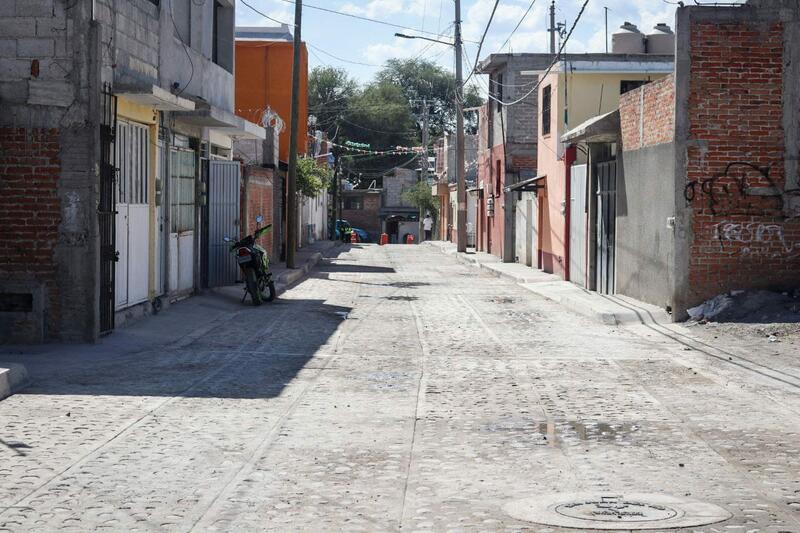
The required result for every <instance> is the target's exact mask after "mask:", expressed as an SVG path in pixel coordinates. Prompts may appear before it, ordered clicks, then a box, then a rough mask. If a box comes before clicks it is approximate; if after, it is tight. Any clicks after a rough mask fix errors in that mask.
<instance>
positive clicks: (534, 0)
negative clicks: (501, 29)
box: [498, 0, 536, 50]
mask: <svg viewBox="0 0 800 533" xmlns="http://www.w3.org/2000/svg"><path fill="white" fill-rule="evenodd" d="M535 3H536V0H532V1H531V4H530V5H529V6H528V10H527V11H525V14H524V15H522V18H521V19H519V22H517V25H516V26H514V29H513V30H512V31H511V34H510V35H509V36H508V38H507V39H506V40H505V41H504V42H503V44H501V45H500V47H499V48H498V50H502V49H503V48H505V47H506V45H507V44H508V43H509V42H511V38H512V37H513V36H514V34H515V33H517V30H518V29H519V27H520V26H522V23H523V22H525V19H526V18H527V17H528V13H530V12H531V9H533V4H535Z"/></svg>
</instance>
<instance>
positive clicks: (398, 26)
mask: <svg viewBox="0 0 800 533" xmlns="http://www.w3.org/2000/svg"><path fill="white" fill-rule="evenodd" d="M280 1H281V2H286V3H287V4H294V0H280ZM303 7H307V8H309V9H316V10H317V11H324V12H326V13H333V14H334V15H340V16H342V17H349V18H353V19H358V20H363V21H366V22H372V23H375V24H382V25H384V26H390V27H392V28H400V29H401V30H409V31H417V32H420V33H424V34H427V35H437V34H436V32H433V31H428V30H425V31H421V30H420V29H418V28H411V27H409V26H402V25H400V24H394V23H393V22H387V21H385V20H378V19H374V18H370V17H365V16H362V15H355V14H353V13H345V12H343V11H336V10H335V9H329V8H327V7H320V6H315V5H312V4H307V3H305V2H303ZM466 42H471V43H475V42H476V41H466Z"/></svg>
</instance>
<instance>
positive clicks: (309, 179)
mask: <svg viewBox="0 0 800 533" xmlns="http://www.w3.org/2000/svg"><path fill="white" fill-rule="evenodd" d="M331 177H332V173H331V169H330V168H329V167H328V166H327V165H320V164H319V163H317V162H316V161H315V160H314V159H312V158H310V157H301V158H299V159H298V160H297V192H298V193H300V194H302V195H303V196H306V197H308V198H315V197H316V196H318V195H319V194H320V193H321V192H323V191H324V190H325V189H326V188H327V187H328V185H329V184H330V181H331Z"/></svg>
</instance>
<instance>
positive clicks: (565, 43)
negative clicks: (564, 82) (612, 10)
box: [488, 0, 589, 106]
mask: <svg viewBox="0 0 800 533" xmlns="http://www.w3.org/2000/svg"><path fill="white" fill-rule="evenodd" d="M587 4H589V0H585V1H584V2H583V5H582V6H581V10H580V11H579V12H578V16H577V17H575V21H574V22H573V23H572V27H571V28H570V29H569V32H568V33H567V36H566V37H565V38H564V40H563V41H562V42H561V46H560V47H559V48H558V52H557V53H556V56H555V57H554V58H553V61H552V62H551V63H550V66H548V67H547V70H545V71H544V74H542V75H541V76H540V77H539V81H538V82H537V83H536V85H534V86H533V88H532V89H531V90H530V91H528V92H527V93H525V94H524V95H523V96H521V97H520V98H517V99H516V100H514V101H512V102H503V101H502V100H500V99H499V98H497V97H495V96H494V95H492V93H491V92H489V94H488V97H489V98H490V99H491V100H494V101H495V102H498V103H499V104H501V105H504V106H512V105H516V104H518V103H520V102H522V101H523V100H525V99H526V98H527V97H529V96H530V95H532V94H533V93H534V92H536V90H537V89H538V88H539V85H541V84H542V82H543V81H544V79H545V77H546V76H547V75H548V74H550V71H551V70H552V69H553V67H554V66H555V64H556V63H558V58H559V57H561V52H563V51H564V47H566V46H567V42H568V41H569V38H570V36H572V32H573V31H574V30H575V26H577V25H578V21H579V20H580V19H581V16H582V15H583V12H584V11H585V10H586V6H587Z"/></svg>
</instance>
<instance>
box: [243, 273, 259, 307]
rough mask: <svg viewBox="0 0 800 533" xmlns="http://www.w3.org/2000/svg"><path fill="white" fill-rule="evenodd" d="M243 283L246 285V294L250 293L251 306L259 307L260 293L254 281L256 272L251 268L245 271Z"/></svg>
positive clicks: (256, 282)
mask: <svg viewBox="0 0 800 533" xmlns="http://www.w3.org/2000/svg"><path fill="white" fill-rule="evenodd" d="M244 282H245V285H247V292H248V293H250V299H251V300H253V305H261V291H260V290H259V286H258V280H257V279H256V271H255V270H253V269H252V268H247V269H245V271H244Z"/></svg>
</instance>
